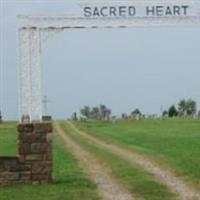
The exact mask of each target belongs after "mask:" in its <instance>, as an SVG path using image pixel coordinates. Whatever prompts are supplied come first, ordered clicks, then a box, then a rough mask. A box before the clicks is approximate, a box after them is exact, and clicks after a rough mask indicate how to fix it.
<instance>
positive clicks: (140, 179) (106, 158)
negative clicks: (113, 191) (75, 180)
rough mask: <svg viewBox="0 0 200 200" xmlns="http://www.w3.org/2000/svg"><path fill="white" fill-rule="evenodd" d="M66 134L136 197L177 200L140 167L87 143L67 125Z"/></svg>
mask: <svg viewBox="0 0 200 200" xmlns="http://www.w3.org/2000/svg"><path fill="white" fill-rule="evenodd" d="M61 125H62V127H63V128H64V130H65V131H66V133H67V134H68V135H69V136H70V137H71V138H72V139H73V140H75V141H76V142H77V143H78V144H79V145H80V146H82V147H83V148H85V149H86V150H87V151H89V152H90V153H92V154H93V155H94V156H95V157H96V158H98V159H99V160H100V162H102V163H104V164H106V165H107V166H108V167H109V168H111V171H112V175H113V176H114V177H116V178H117V179H118V180H120V181H121V182H122V184H123V185H124V186H126V187H127V188H128V189H129V190H130V191H131V192H132V193H133V194H134V196H136V197H138V198H141V197H142V199H144V200H161V199H162V200H175V199H176V197H175V196H174V195H173V194H172V193H171V192H169V190H168V189H167V188H166V186H164V185H162V184H161V183H159V182H158V181H157V180H155V178H154V177H153V176H152V175H150V174H148V173H146V172H145V171H144V170H143V169H141V168H140V167H138V166H133V165H131V164H129V163H128V162H126V161H125V160H122V159H120V158H119V157H117V156H115V155H114V154H112V153H110V152H108V151H107V150H105V149H102V148H100V147H97V146H96V145H94V144H92V143H90V142H89V141H86V140H85V139H84V138H82V137H81V136H80V135H79V134H77V133H76V132H74V131H73V130H72V129H71V128H70V127H69V126H68V125H67V124H66V123H62V124H61Z"/></svg>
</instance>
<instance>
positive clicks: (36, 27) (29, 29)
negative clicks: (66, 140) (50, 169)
mask: <svg viewBox="0 0 200 200" xmlns="http://www.w3.org/2000/svg"><path fill="white" fill-rule="evenodd" d="M66 5H67V2H66ZM69 5H70V6H69ZM69 5H68V8H69V7H70V9H69V10H66V13H64V14H62V15H19V16H18V18H19V20H20V22H21V23H20V27H19V29H18V35H19V37H18V38H19V54H18V65H19V119H20V121H21V119H22V117H23V116H28V117H29V118H30V121H41V119H42V87H41V55H42V47H43V45H42V44H43V43H44V42H45V41H46V40H47V39H48V38H49V36H51V35H53V34H55V33H57V32H60V31H63V30H65V29H69V28H73V29H75V28H128V27H140V26H143V27H149V26H200V1H198V0H168V1H166V0H133V1H101V3H98V2H95V3H94V2H92V3H90V2H88V3H70V4H69ZM66 8H67V7H66Z"/></svg>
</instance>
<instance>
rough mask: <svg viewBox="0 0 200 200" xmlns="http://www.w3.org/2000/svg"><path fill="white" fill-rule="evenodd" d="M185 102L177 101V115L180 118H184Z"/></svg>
mask: <svg viewBox="0 0 200 200" xmlns="http://www.w3.org/2000/svg"><path fill="white" fill-rule="evenodd" d="M186 104H187V102H186V100H185V99H182V100H180V101H179V103H178V112H179V115H180V116H184V115H186Z"/></svg>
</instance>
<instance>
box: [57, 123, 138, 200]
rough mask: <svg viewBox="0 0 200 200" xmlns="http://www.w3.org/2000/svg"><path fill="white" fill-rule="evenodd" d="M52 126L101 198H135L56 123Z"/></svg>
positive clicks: (121, 199) (120, 199)
mask: <svg viewBox="0 0 200 200" xmlns="http://www.w3.org/2000/svg"><path fill="white" fill-rule="evenodd" d="M54 128H55V132H56V133H57V134H58V135H59V136H60V137H61V138H62V140H63V142H64V143H65V145H67V147H68V148H69V149H70V150H71V151H72V154H73V155H74V156H75V157H76V159H77V160H78V161H79V162H80V164H81V166H82V167H83V169H84V170H85V172H86V173H87V174H88V176H89V178H90V179H91V180H92V181H93V182H94V183H95V184H96V185H97V189H98V192H99V195H100V196H101V197H102V199H103V200H134V199H135V198H134V197H133V195H132V194H131V193H130V192H129V191H128V190H127V189H126V188H125V187H123V185H122V184H120V182H118V181H117V180H115V179H114V178H113V177H112V176H111V175H110V172H109V171H110V170H109V169H108V168H106V167H105V166H104V165H103V164H101V162H100V161H98V160H97V159H96V158H95V157H94V156H92V155H91V154H90V153H89V152H87V151H85V150H84V149H83V148H81V147H80V146H79V145H78V144H76V143H75V142H74V141H73V140H72V139H71V138H70V137H68V135H67V134H66V133H65V132H64V130H63V129H62V128H61V127H60V125H59V124H58V123H55V124H54Z"/></svg>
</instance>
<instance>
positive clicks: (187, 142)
mask: <svg viewBox="0 0 200 200" xmlns="http://www.w3.org/2000/svg"><path fill="white" fill-rule="evenodd" d="M77 126H78V127H79V128H81V129H82V130H85V131H87V132H88V133H90V134H91V135H93V136H95V137H98V138H101V139H103V140H106V141H108V142H111V143H115V144H117V145H121V146H123V147H125V148H129V149H131V150H134V151H137V152H140V153H142V154H145V155H147V156H149V157H150V158H152V159H155V160H156V161H157V162H159V163H160V164H161V165H165V166H166V167H170V168H171V169H172V170H174V171H175V173H176V174H177V176H180V177H182V178H183V179H184V180H186V181H189V182H190V183H191V184H192V185H194V186H195V187H197V188H198V189H200V121H199V120H192V119H165V120H161V119H158V120H157V119H153V120H141V121H134V120H127V121H117V122H115V123H112V122H103V121H90V122H78V123H77Z"/></svg>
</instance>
